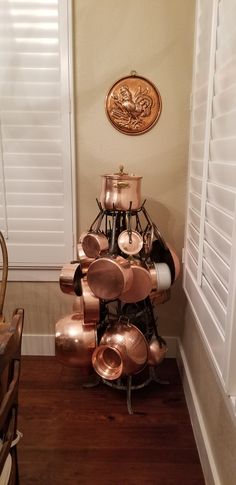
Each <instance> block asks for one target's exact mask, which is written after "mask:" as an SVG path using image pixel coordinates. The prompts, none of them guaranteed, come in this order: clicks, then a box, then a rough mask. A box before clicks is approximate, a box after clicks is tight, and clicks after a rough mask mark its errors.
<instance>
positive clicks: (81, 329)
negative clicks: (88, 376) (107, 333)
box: [55, 313, 97, 368]
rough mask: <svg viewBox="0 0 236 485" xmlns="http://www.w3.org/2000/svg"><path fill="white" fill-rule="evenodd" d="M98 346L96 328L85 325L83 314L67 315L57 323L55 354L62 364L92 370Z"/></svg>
mask: <svg viewBox="0 0 236 485" xmlns="http://www.w3.org/2000/svg"><path fill="white" fill-rule="evenodd" d="M96 345H97V334H96V329H95V326H94V325H84V319H83V315H82V314H80V313H73V314H71V315H67V316H65V317H64V318H62V319H60V320H59V321H58V322H57V323H56V338H55V353H56V357H57V359H58V360H59V361H60V362H61V363H62V364H64V365H67V366H70V367H87V368H90V367H91V358H92V353H93V351H94V349H95V347H96Z"/></svg>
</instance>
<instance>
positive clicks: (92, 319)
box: [81, 279, 100, 325]
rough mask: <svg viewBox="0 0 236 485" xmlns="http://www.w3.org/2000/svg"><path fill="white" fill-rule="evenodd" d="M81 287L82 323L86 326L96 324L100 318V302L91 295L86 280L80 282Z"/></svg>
mask: <svg viewBox="0 0 236 485" xmlns="http://www.w3.org/2000/svg"><path fill="white" fill-rule="evenodd" d="M81 286H82V296H81V299H82V309H83V315H84V323H85V324H86V325H89V324H91V323H98V321H99V318H100V300H99V298H98V297H97V296H95V295H94V294H93V293H92V291H91V290H90V288H89V285H88V282H87V280H86V279H84V280H82V281H81Z"/></svg>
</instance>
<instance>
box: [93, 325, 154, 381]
mask: <svg viewBox="0 0 236 485" xmlns="http://www.w3.org/2000/svg"><path fill="white" fill-rule="evenodd" d="M147 359H148V344H147V341H146V339H145V337H144V335H143V333H142V332H141V331H140V330H139V329H138V328H137V327H136V326H135V325H133V324H131V323H125V322H123V321H120V322H117V323H115V324H111V325H110V326H109V327H108V328H107V330H106V331H105V333H104V335H103V336H102V338H101V341H100V345H99V346H98V347H97V348H96V349H95V350H94V352H93V355H92V364H93V367H94V370H95V371H96V372H97V374H99V375H100V376H101V377H102V378H104V379H107V380H109V381H112V380H115V379H118V378H119V377H121V376H127V375H131V374H137V373H138V372H140V371H141V370H143V369H144V367H145V365H146V363H147Z"/></svg>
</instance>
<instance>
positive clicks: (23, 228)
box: [0, 0, 73, 268]
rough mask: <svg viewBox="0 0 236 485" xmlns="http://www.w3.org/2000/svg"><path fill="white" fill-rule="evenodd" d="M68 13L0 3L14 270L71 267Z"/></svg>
mask: <svg viewBox="0 0 236 485" xmlns="http://www.w3.org/2000/svg"><path fill="white" fill-rule="evenodd" d="M69 5H70V2H69V1H67V0H65V1H64V0H63V2H60V1H59V0H24V1H23V0H0V123H1V132H0V138H1V139H0V142H1V143H0V147H1V148H0V229H1V231H2V232H3V234H4V236H5V238H6V242H7V247H8V252H9V262H10V267H14V268H20V267H28V268H30V267H34V268H35V267H38V268H44V267H47V268H57V267H61V265H62V264H63V263H64V262H65V261H68V260H71V259H73V212H72V209H73V184H72V167H73V165H72V161H73V157H72V155H73V152H72V143H71V140H72V135H73V133H72V132H71V129H72V123H71V118H70V116H71V114H70V77H69V75H70V57H69V54H70V52H69V49H70V45H69V34H70V32H69V10H68V8H69Z"/></svg>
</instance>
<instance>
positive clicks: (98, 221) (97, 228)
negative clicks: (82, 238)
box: [89, 210, 104, 233]
mask: <svg viewBox="0 0 236 485" xmlns="http://www.w3.org/2000/svg"><path fill="white" fill-rule="evenodd" d="M103 216H104V210H101V211H100V212H99V213H98V215H97V217H95V219H94V221H93V223H92V224H91V226H90V229H89V232H95V233H97V232H99V229H100V226H101V223H102V219H103ZM95 224H96V227H95V229H94V226H95Z"/></svg>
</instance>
